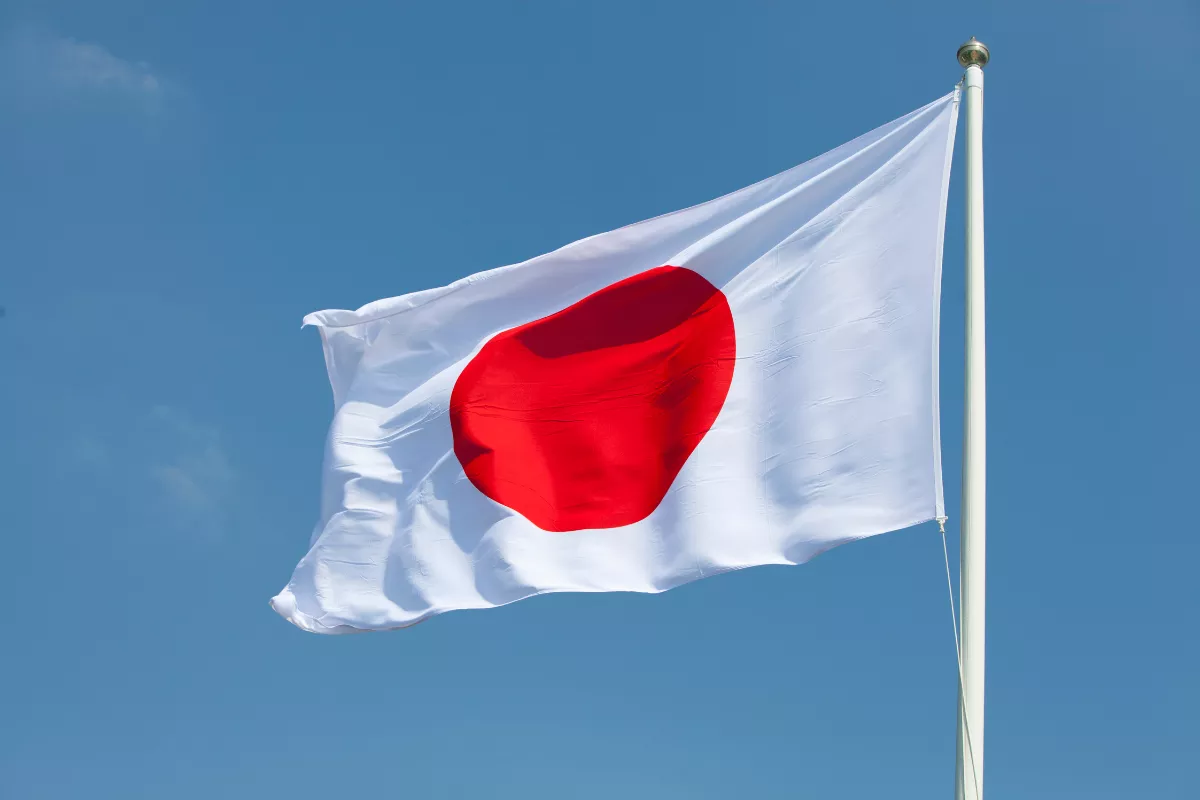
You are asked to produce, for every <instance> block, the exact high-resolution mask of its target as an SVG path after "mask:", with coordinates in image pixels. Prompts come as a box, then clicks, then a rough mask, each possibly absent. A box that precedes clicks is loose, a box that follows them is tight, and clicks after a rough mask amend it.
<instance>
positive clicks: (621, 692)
mask: <svg viewBox="0 0 1200 800" xmlns="http://www.w3.org/2000/svg"><path fill="white" fill-rule="evenodd" d="M971 34H974V35H977V36H979V37H980V38H981V39H983V40H984V41H986V42H987V43H988V44H989V45H990V46H991V48H992V52H993V59H994V60H993V63H992V64H991V65H990V66H989V67H988V70H987V118H986V150H987V162H986V165H987V214H988V217H987V225H988V229H987V230H988V239H987V244H988V269H989V273H988V290H989V297H988V301H989V331H988V335H989V347H990V351H989V367H990V381H991V383H990V395H989V411H990V414H991V416H990V433H991V441H990V456H991V461H990V472H989V478H990V497H989V502H990V505H989V512H990V518H989V523H990V527H989V532H990V542H989V544H990V572H989V591H990V594H989V603H990V605H989V610H990V615H991V616H990V626H989V656H990V659H989V664H988V690H989V707H988V708H989V711H988V713H989V716H988V735H987V750H988V754H987V784H988V790H989V793H990V794H991V796H993V797H997V798H999V797H1022V798H1070V797H1079V798H1089V800H1104V799H1105V798H1128V797H1155V798H1164V799H1166V798H1184V797H1185V796H1192V795H1191V793H1192V792H1194V775H1193V774H1192V773H1193V770H1192V769H1191V768H1190V764H1192V763H1193V762H1194V758H1195V753H1196V750H1197V747H1198V745H1200V739H1198V737H1197V732H1196V728H1195V726H1194V724H1193V722H1192V721H1193V719H1194V718H1195V716H1196V714H1197V713H1198V712H1200V692H1198V690H1197V688H1196V680H1195V679H1196V675H1197V674H1198V662H1200V643H1198V637H1197V636H1196V626H1197V623H1196V617H1197V611H1198V610H1200V609H1198V605H1200V604H1198V602H1197V595H1196V580H1195V574H1194V573H1195V563H1196V561H1197V558H1198V557H1200V544H1198V539H1197V536H1196V532H1197V527H1196V523H1195V519H1194V516H1193V515H1192V514H1190V513H1189V512H1190V510H1191V509H1190V506H1191V499H1192V498H1193V497H1194V495H1195V488H1194V486H1193V483H1194V481H1195V479H1196V476H1197V471H1196V468H1195V463H1194V457H1193V454H1194V453H1195V452H1196V451H1197V447H1198V446H1200V437H1198V435H1197V426H1196V424H1195V422H1194V418H1195V417H1194V415H1195V410H1194V409H1195V404H1196V394H1197V387H1198V381H1197V377H1196V371H1195V370H1196V364H1197V358H1196V349H1197V345H1198V344H1200V337H1197V335H1196V322H1195V320H1196V319H1197V315H1196V311H1195V308H1194V305H1195V298H1196V296H1197V293H1198V291H1200V278H1197V272H1196V269H1195V267H1196V255H1195V247H1194V239H1195V229H1196V220H1197V219H1198V218H1200V193H1198V192H1197V189H1196V185H1197V179H1198V178H1200V170H1198V169H1197V167H1198V166H1200V165H1198V161H1200V158H1198V156H1197V151H1196V149H1195V146H1194V139H1195V129H1196V128H1197V123H1198V121H1200V112H1198V109H1200V103H1198V102H1197V100H1198V99H1200V98H1198V94H1200V92H1198V90H1197V89H1196V83H1195V81H1194V75H1195V73H1196V71H1197V68H1200V57H1198V56H1197V51H1196V49H1195V48H1194V47H1192V46H1191V44H1190V43H1191V42H1192V41H1193V40H1194V39H1195V38H1196V37H1197V35H1200V11H1198V10H1197V7H1196V6H1195V5H1194V4H1191V3H1188V2H1187V1H1186V0H1158V1H1156V2H1145V1H1144V2H1127V3H1116V2H1113V3H1089V4H1084V3H1074V4H1067V3H1047V2H1032V0H1009V1H1008V2H1003V3H999V2H994V3H988V2H983V3H974V4H963V3H923V4H919V5H914V4H897V3H885V2H845V3H838V4H833V3H825V4H806V3H770V4H767V3H750V2H746V3H726V4H710V3H701V2H690V3H682V2H680V3H674V4H668V3H658V2H636V3H630V2H616V1H615V0H608V1H607V2H604V3H565V2H563V3H525V4H508V3H478V4H473V5H472V4H462V3H439V4H435V3H428V4H414V3H405V4H401V3H354V4H328V3H315V2H313V3H289V4H286V6H285V5H281V4H266V3H257V2H250V3H215V2H177V3H170V4H159V3H134V2H110V3H103V4H100V3H90V2H75V3H64V2H23V1H22V0H10V1H9V2H8V3H6V4H5V6H4V9H3V11H0V103H2V108H3V112H2V113H0V305H2V306H3V307H4V309H5V314H4V316H3V317H2V318H0V369H2V374H3V379H2V381H0V452H2V453H3V454H4V458H3V459H0V520H2V521H3V524H2V527H0V537H2V538H0V542H2V545H3V564H4V567H5V568H4V579H3V580H2V581H0V609H2V610H3V613H4V618H5V620H6V625H5V628H6V635H5V645H4V648H3V651H4V652H3V657H0V685H2V686H3V687H5V688H4V691H3V693H2V696H3V700H2V701H0V709H2V710H0V719H2V720H3V722H2V723H0V796H3V797H5V798H9V797H11V798H14V800H25V798H53V799H54V800H58V799H59V798H79V797H87V798H143V797H144V798H179V799H180V800H184V799H186V798H212V797H228V798H274V797H289V798H318V797H328V796H339V797H419V798H458V797H494V798H523V799H524V798H555V799H556V800H558V798H581V799H585V800H586V799H590V798H610V797H617V796H619V797H627V798H655V800H661V799H662V798H676V797H677V798H689V799H690V798H726V797H730V796H735V795H736V796H755V797H762V798H776V797H777V798H795V797H805V798H808V797H811V798H821V799H822V800H824V798H836V797H845V798H875V797H881V796H886V797H895V798H927V797H938V796H943V797H948V796H950V792H951V789H952V786H951V781H952V768H953V760H954V703H955V688H954V687H955V676H954V661H953V645H952V640H951V636H950V621H949V611H948V608H947V599H946V587H945V577H944V574H943V566H942V555H941V545H940V541H939V539H938V537H937V534H936V528H935V527H934V526H932V525H927V526H921V527H918V528H913V529H910V530H907V531H904V532H900V533H896V534H892V535H888V536H883V537H878V538H875V539H872V540H869V541H866V542H860V543H857V544H854V545H849V546H846V547H843V548H840V549H838V550H835V551H833V552H831V553H829V554H827V555H824V556H822V557H820V558H819V559H817V560H816V561H814V562H812V563H810V564H808V565H806V566H803V567H796V568H782V567H767V568H760V569H754V570H747V571H743V572H740V573H735V574H730V575H725V576H721V577H718V578H713V579H710V580H706V581H701V582H699V583H696V584H692V585H689V586H686V587H683V588H680V589H677V590H674V591H672V592H669V593H667V594H664V595H660V596H638V595H628V596H627V595H586V596H574V595H558V596H551V597H541V598H535V599H532V600H528V601H524V602H521V603H518V604H515V605H512V606H508V607H506V608H502V609H497V610H493V611H486V612H463V613H456V614H450V615H447V616H444V617H441V618H439V619H437V620H434V621H432V622H430V623H427V624H425V625H421V626H418V627H417V628H414V629H412V630H409V631H405V632H397V633H388V634H377V635H369V636H354V637H341V638H325V637H317V636H311V635H307V634H303V633H301V632H300V631H298V630H296V629H294V628H292V627H291V626H290V625H288V624H287V623H285V622H283V621H282V620H281V619H279V618H278V617H277V616H276V615H275V614H274V613H272V612H271V610H270V609H269V608H268V606H267V599H268V598H269V597H271V596H272V595H273V594H274V593H275V592H276V591H277V590H278V589H279V588H280V587H281V586H282V585H283V584H284V583H285V582H286V580H287V578H288V576H289V575H290V572H291V570H292V567H293V566H294V564H295V562H296V560H297V559H298V558H299V557H300V555H302V553H303V550H304V549H305V545H306V542H307V538H308V535H309V532H310V530H311V527H312V524H313V521H314V519H315V516H316V511H317V495H318V487H317V481H318V475H319V468H320V459H321V452H322V445H323V438H324V433H325V429H326V426H327V424H328V421H329V416H330V394H329V389H328V386H327V384H326V379H325V374H324V368H323V364H322V360H321V353H320V347H319V344H318V341H317V336H316V334H315V333H313V332H312V331H302V330H300V327H299V321H300V318H301V316H302V315H303V314H305V313H307V312H309V311H312V310H315V309H320V308H331V307H332V308H337V307H350V308H353V307H356V306H358V305H361V304H362V303H365V302H368V301H370V300H373V299H376V298H379V297H385V296H390V295H395V294H400V293H404V292H408V291H412V290H416V289H420V288H427V287H430V286H436V285H441V284H444V283H447V282H449V281H451V280H453V279H455V278H457V277H461V276H463V275H466V274H469V273H472V272H476V271H479V270H481V269H486V268H490V267H494V266H498V265H502V264H506V263H511V262H514V261H519V260H523V259H525V258H528V257H530V256H533V255H536V254H538V253H541V252H545V251H547V250H550V249H552V248H554V247H557V246H559V245H561V244H564V243H566V242H568V241H571V240H574V239H577V238H580V237H582V236H585V235H588V234H592V233H596V232H599V231H602V230H606V229H610V228H612V227H615V226H618V225H622V224H625V223H628V222H632V221H635V220H638V219H642V218H645V217H649V216H652V215H655V214H659V213H662V212H665V211H669V210H673V209H676V208H680V207H684V206H688V205H691V204H694V203H696V202H699V201H703V200H706V199H709V198H711V197H714V196H717V195H719V194H722V193H724V192H727V191H730V190H732V189H735V188H738V187H740V186H743V185H746V184H748V183H751V182H754V181H756V180H758V179H760V178H762V177H765V176H767V175H770V174H773V173H776V172H779V171H781V170H783V169H785V168H787V167H790V166H792V165H794V164H796V163H799V162H801V161H804V160H806V159H808V158H810V157H812V156H814V155H817V154H819V153H821V152H823V151H824V150H827V149H829V148H831V147H833V146H835V145H837V144H839V143H841V142H842V141H845V140H847V139H850V138H852V137H854V136H856V135H858V134H859V133H862V132H864V131H866V130H868V129H870V128H872V127H874V126H876V125H878V124H881V123H883V122H885V121H887V120H889V119H892V118H894V117H897V116H899V115H901V114H903V113H905V112H907V111H910V110H912V109H913V108H916V107H917V106H919V105H921V104H924V103H925V102H928V101H929V100H932V99H933V98H935V97H937V96H939V95H941V94H943V93H944V92H946V91H947V90H948V89H949V88H950V87H951V86H952V85H953V84H954V83H955V82H956V81H957V80H958V78H959V75H960V71H959V69H958V68H957V66H956V64H955V62H954V51H955V48H956V47H957V45H958V44H959V43H960V42H961V41H962V40H963V39H965V38H966V37H967V36H969V35H971ZM1177 43H1181V44H1177ZM960 145H961V137H960ZM959 155H960V156H961V153H960V154H959ZM955 169H956V172H955V177H954V182H953V185H952V187H951V203H950V211H949V222H948V233H947V243H946V265H945V267H946V270H945V272H946V278H945V304H944V310H943V321H944V322H943V353H942V363H943V365H944V372H943V409H944V419H943V430H944V450H945V461H946V464H947V466H948V469H947V476H946V480H947V485H946V494H947V498H948V501H949V502H948V504H949V513H950V515H951V519H952V523H951V525H952V529H953V524H954V520H956V519H957V512H958V503H957V496H958V472H957V469H956V465H957V463H958V459H959V454H960V446H961V436H960V430H961V401H960V397H961V384H962V370H961V366H960V365H961V358H962V257H961V252H962V233H961V220H962V213H961V194H962V186H961V162H956V167H955ZM951 544H952V546H953V544H954V542H953V540H952V542H951ZM953 555H954V553H953V552H952V556H953Z"/></svg>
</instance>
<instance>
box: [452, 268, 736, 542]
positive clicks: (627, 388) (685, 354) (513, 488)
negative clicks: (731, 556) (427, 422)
mask: <svg viewBox="0 0 1200 800" xmlns="http://www.w3.org/2000/svg"><path fill="white" fill-rule="evenodd" d="M735 355H736V342H735V337H734V327H733V314H732V312H730V310H729V303H728V302H727V301H726V299H725V295H724V294H722V292H721V290H720V289H718V288H717V287H715V286H713V285H712V284H711V283H709V282H708V281H707V280H705V279H704V278H703V277H702V276H700V275H698V274H697V273H695V272H692V271H691V270H689V269H684V268H682V267H672V266H665V267H658V268H656V269H651V270H647V271H646V272H642V273H639V274H637V275H634V276H633V277H630V278H626V279H625V280H622V281H618V282H617V283H614V284H612V285H610V286H607V287H605V288H603V289H601V290H599V291H597V292H595V293H593V294H590V295H588V296H587V297H585V298H583V299H582V300H580V301H579V302H578V303H575V304H574V305H571V306H568V307H567V308H564V309H563V310H562V311H559V312H558V313H556V314H551V315H550V316H548V317H543V318H542V319H539V320H535V321H533V322H530V323H527V324H525V325H521V326H519V327H516V328H512V329H510V330H507V331H504V332H502V333H499V334H497V335H496V336H494V337H492V339H490V340H489V341H488V342H487V344H485V345H484V346H483V348H482V349H481V350H480V351H479V353H478V354H477V355H476V356H475V357H474V358H473V359H471V361H470V363H468V364H467V366H466V368H464V369H463V371H462V373H461V374H460V375H459V376H458V379H457V380H456V381H455V383H454V390H453V392H452V393H451V396H450V427H451V429H452V431H453V434H454V454H455V455H456V456H457V457H458V460H459V462H460V463H461V464H462V465H463V469H464V470H465V471H466V474H467V477H468V478H469V479H470V481H471V483H472V484H474V485H475V487H476V488H478V489H479V491H481V492H483V493H484V494H485V495H487V496H488V497H490V498H491V499H492V500H494V501H496V502H497V503H500V504H501V505H503V506H506V507H508V508H510V509H512V510H514V511H516V512H518V513H520V514H522V515H523V516H524V517H525V518H526V519H528V520H529V521H530V522H532V523H533V524H534V525H537V526H538V527H539V528H541V529H543V530H547V531H574V530H582V529H586V528H616V527H619V526H621V525H629V524H631V523H634V522H637V521H639V520H642V519H645V518H646V517H647V516H648V515H649V514H650V512H652V511H653V510H654V509H655V508H657V507H658V504H659V503H661V502H662V499H663V497H664V496H665V495H666V493H667V490H668V489H669V488H670V487H671V483H672V482H673V481H674V480H675V476H676V475H678V474H679V470H680V469H681V468H682V467H683V465H684V463H685V462H686V461H687V460H688V457H689V456H691V454H692V451H693V450H695V449H696V446H697V445H698V444H700V440H701V439H703V438H704V436H705V434H707V433H708V431H709V429H710V428H711V427H712V424H713V422H714V421H716V418H717V414H718V413H720V411H721V406H722V405H724V403H725V397H726V395H728V393H729V385H730V382H731V381H732V380H733V365H734V356H735Z"/></svg>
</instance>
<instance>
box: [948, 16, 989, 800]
mask: <svg viewBox="0 0 1200 800" xmlns="http://www.w3.org/2000/svg"><path fill="white" fill-rule="evenodd" d="M990 55H991V54H990V53H989V52H988V49H987V46H986V45H984V44H983V42H980V41H979V40H977V39H976V38H975V37H971V39H970V41H968V42H967V43H966V44H964V45H963V46H962V47H960V48H958V63H959V64H961V65H962V66H963V67H965V68H966V71H967V74H966V75H965V76H964V80H963V83H964V89H965V92H964V93H965V94H966V98H965V111H966V117H967V125H966V148H965V150H966V189H967V192H966V245H967V247H966V307H967V308H966V310H967V320H966V339H967V341H966V353H967V357H966V379H965V383H966V394H965V397H964V408H963V417H964V422H965V424H964V431H963V476H962V525H961V528H960V531H961V561H960V567H959V585H958V595H959V615H960V619H959V639H960V644H959V652H960V654H961V656H960V658H961V663H960V664H959V667H960V672H959V675H960V682H961V683H960V686H959V694H958V747H957V764H956V769H955V781H954V784H955V786H954V796H955V798H956V800H983V699H984V691H983V689H984V686H983V684H984V643H985V642H984V624H985V619H986V611H985V608H986V602H987V597H986V592H987V527H986V526H987V426H986V419H987V378H986V369H987V367H986V360H985V359H986V355H987V353H986V350H985V348H984V291H983V66H984V65H985V64H987V62H988V59H989V58H990Z"/></svg>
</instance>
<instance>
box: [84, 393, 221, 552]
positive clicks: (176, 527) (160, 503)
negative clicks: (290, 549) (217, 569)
mask: <svg viewBox="0 0 1200 800" xmlns="http://www.w3.org/2000/svg"><path fill="white" fill-rule="evenodd" d="M117 428H118V429H119V431H120V432H119V433H113V432H110V433H108V434H99V433H97V432H96V431H87V432H81V433H80V434H78V435H76V436H75V437H74V439H73V440H72V441H71V442H70V443H69V444H68V446H67V451H66V454H67V456H68V463H70V464H71V465H72V466H73V468H74V469H75V470H77V472H76V474H77V475H86V476H88V483H89V484H90V485H91V486H92V487H93V488H94V489H97V490H99V491H100V492H101V494H102V495H103V496H107V497H108V498H110V499H112V500H117V501H118V505H117V506H115V507H123V508H127V509H130V510H131V511H132V512H133V513H134V514H135V515H137V516H139V517H140V516H141V515H147V516H148V517H149V518H151V519H153V521H154V525H155V526H156V527H158V528H161V529H164V530H173V531H178V532H195V533H202V534H205V535H217V534H219V533H220V531H221V530H222V529H223V528H224V527H225V526H226V524H227V523H228V521H229V519H230V518H231V515H232V513H231V512H232V508H233V506H234V505H235V503H236V501H237V496H236V495H237V491H236V490H237V485H238V480H239V475H238V471H237V469H236V468H235V467H234V463H233V459H232V458H231V456H230V453H229V450H228V448H227V447H226V445H225V441H224V437H223V436H222V434H221V432H220V430H219V429H218V428H216V427H215V426H213V425H210V424H207V423H204V422H201V421H199V420H197V419H196V418H195V417H193V416H192V415H191V414H189V413H188V412H187V411H185V410H183V409H180V408H177V407H173V406H156V407H154V408H152V409H150V410H149V411H148V412H145V413H143V414H141V415H139V416H137V417H134V418H132V419H129V420H127V421H123V422H121V423H119V424H118V425H117Z"/></svg>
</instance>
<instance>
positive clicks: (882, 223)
mask: <svg viewBox="0 0 1200 800" xmlns="http://www.w3.org/2000/svg"><path fill="white" fill-rule="evenodd" d="M957 108H958V94H957V91H956V92H954V93H951V94H949V95H947V96H945V97H943V98H941V99H939V100H937V101H935V102H933V103H930V104H929V105H927V106H925V107H924V108H921V109H918V110H917V111H914V112H913V113H911V114H908V115H907V116H905V117H902V118H900V119H898V120H895V121H894V122H891V123H889V124H887V125H884V126H883V127H881V128H878V129H876V130H874V131H872V132H871V133H868V134H866V135H864V136H862V137H860V138H858V139H856V140H854V141H853V142H850V143H848V144H846V145H843V146H841V147H839V148H837V149H836V150H833V151H831V152H829V153H826V154H825V155H822V156H820V157H818V158H816V159H813V160H812V161H809V162H807V163H805V164H802V165H800V166H798V167H795V168H793V169H791V170H788V171H787V172H784V173H782V174H780V175H776V176H775V177H773V178H768V179H767V180H764V181H762V182H760V183H757V184H755V185H753V186H750V187H747V188H745V189H741V190H739V191H736V192H734V193H732V194H729V195H726V196H724V197H721V198H719V199H717V200H713V201H711V202H708V203H704V204H702V205H698V206H694V207H692V208H689V209H686V210H684V211H678V212H675V213H672V214H667V215H665V216H662V217H657V218H655V219H651V220H648V221H646V222H640V223H637V224H634V225H630V226H628V227H625V228H621V229H619V230H615V231H611V232H609V233H604V234H600V235H598V236H593V237H591V238H588V239H584V240H582V241H578V242H575V243H573V244H570V245H567V246H566V247H563V248H561V249H559V250H556V251H554V252H553V253H549V254H547V255H543V256H539V257H537V258H533V259H530V260H529V261H526V262H523V263H521V264H515V265H512V266H507V267H502V268H499V269H493V270H491V271H488V272H482V273H480V274H477V275H472V276H470V277H468V278H464V279H462V280H459V281H457V282H455V283H453V284H451V285H450V286H446V287H444V288H440V289H432V290H429V291H422V292H416V293H414V294H408V295H404V296H402V297H395V298H391V299H387V300H380V301H378V302H375V303H371V304H369V305H367V306H364V307H363V308H360V309H359V310H357V311H321V312H317V313H315V314H311V315H309V316H308V317H307V318H306V319H305V322H306V323H307V324H311V325H315V326H317V327H318V328H319V329H320V332H321V336H322V341H323V344H324V349H325V360H326V364H327V367H328V370H329V379H330V382H331V383H332V386H333V395H334V406H335V412H334V418H333V424H332V428H331V430H330V433H329V438H328V442H327V449H326V455H325V466H324V474H323V492H322V500H321V512H320V513H321V517H320V520H319V522H318V524H317V526H316V529H315V531H314V533H313V537H312V540H311V543H310V549H309V551H308V553H307V555H305V556H304V558H303V559H302V560H301V561H300V564H299V566H297V568H296V570H295V573H294V574H293V576H292V579H291V581H290V582H289V583H288V585H287V587H286V588H285V589H284V590H283V591H282V592H281V593H280V594H279V595H278V596H277V597H275V598H274V600H272V605H273V607H274V608H275V610H276V611H278V612H279V613H280V614H281V615H282V616H284V617H285V618H287V619H288V620H290V621H291V622H293V623H295V624H296V625H297V626H299V627H301V628H303V629H304V630H308V631H314V632H319V633H349V632H354V631H367V630H382V629H389V628H399V627H405V626H408V625H412V624H414V623H416V622H419V621H421V620H423V619H426V618H428V617H430V616H432V615H435V614H438V613H441V612H443V611H449V610H452V609H461V608H486V607H492V606H498V605H503V604H505V603H510V602H512V601H514V600H519V599H521V598H525V597H529V596H531V595H535V594H544V593H548V592H567V591H572V592H605V591H632V592H660V591H663V590H665V589H669V588H671V587H674V586H678V585H680V584H682V583H686V582H688V581H692V580H695V579H697V578H701V577H706V576H709V575H714V574H716V573H720V572H724V571H727V570H733V569H739V568H742V567H749V566H754V565H758V564H796V563H800V562H803V561H806V560H808V559H810V558H812V557H813V556H815V555H817V554H818V553H821V552H823V551H825V550H828V549H829V548H831V547H834V546H836V545H838V544H842V543H844V542H849V541H852V540H855V539H860V538H863V537H866V536H871V535H874V534H878V533H883V532H886V531H893V530H897V529H900V528H904V527H908V526H911V525H914V524H917V523H920V522H925V521H928V520H930V519H933V518H935V517H937V516H940V515H941V514H942V476H941V463H940V442H939V434H938V370H937V358H938V310H939V291H940V284H941V255H942V239H943V236H942V233H943V227H944V224H945V209H946V192H947V186H948V181H949V172H950V159H951V153H952V150H953V140H954V128H955V121H956V119H957Z"/></svg>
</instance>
